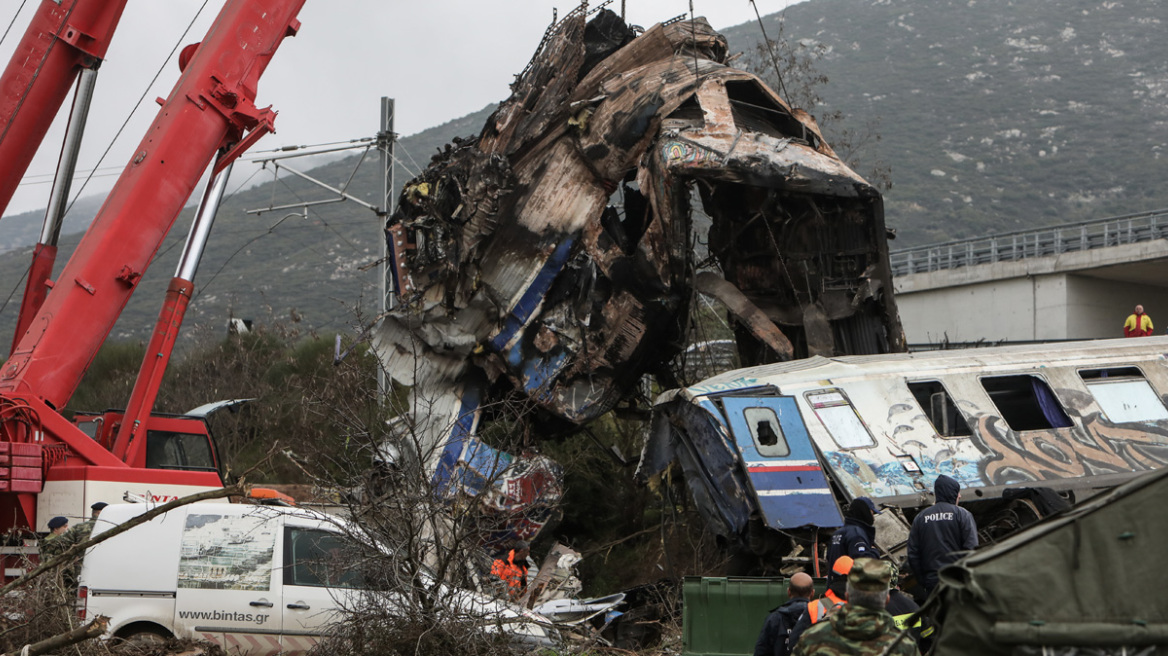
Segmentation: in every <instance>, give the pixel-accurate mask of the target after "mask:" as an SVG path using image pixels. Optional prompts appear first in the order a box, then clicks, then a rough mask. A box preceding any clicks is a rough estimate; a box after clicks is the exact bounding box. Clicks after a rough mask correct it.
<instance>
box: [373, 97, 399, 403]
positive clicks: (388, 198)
mask: <svg viewBox="0 0 1168 656" xmlns="http://www.w3.org/2000/svg"><path fill="white" fill-rule="evenodd" d="M393 113H394V99H393V98H386V97H384V96H382V98H381V131H380V132H378V133H377V150H378V152H379V153H380V155H381V203H380V206H381V207H380V210H379V211H378V216H379V218H380V219H381V229H380V235H381V237H380V239H381V283H380V285H379V287H380V288H381V302H380V303H379V305H380V312H381V315H382V316H384V315H385V313H386V312H388V311H389V310H392V309H393V306H394V295H395V293H396V292H397V290H396V289H394V284H393V274H392V273H391V270H390V267H391V266H392V263H391V262H390V261H389V249H388V247H387V245H386V242H385V236H386V235H385V222H386V221H387V220H388V219H389V217H390V215H391V214H393V209H394V208H393V195H394V186H393V162H394V156H393V146H394V143H395V142H396V141H397V135H396V134H394V132H393ZM377 391H378V392H379V393H380V394H381V398H382V399H385V396H386V394H387V393H388V392H389V385H388V381H387V380H386V379H385V368H384V367H382V366H381V365H380V364H379V365H378V367H377Z"/></svg>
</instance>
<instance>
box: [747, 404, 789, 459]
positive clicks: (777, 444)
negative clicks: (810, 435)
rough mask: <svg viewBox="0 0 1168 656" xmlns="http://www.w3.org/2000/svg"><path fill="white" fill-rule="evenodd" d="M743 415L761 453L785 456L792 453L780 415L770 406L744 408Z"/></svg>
mask: <svg viewBox="0 0 1168 656" xmlns="http://www.w3.org/2000/svg"><path fill="white" fill-rule="evenodd" d="M742 417H743V418H744V419H745V420H746V425H747V426H749V427H750V436H751V437H753V438H754V445H755V447H757V448H758V452H759V454H760V455H764V456H770V457H772V458H783V457H786V456H789V455H791V447H789V446H787V438H786V437H785V436H784V435H783V429H782V427H781V426H779V417H778V415H776V414H775V411H774V410H771V409H770V408H744V409H743V410H742Z"/></svg>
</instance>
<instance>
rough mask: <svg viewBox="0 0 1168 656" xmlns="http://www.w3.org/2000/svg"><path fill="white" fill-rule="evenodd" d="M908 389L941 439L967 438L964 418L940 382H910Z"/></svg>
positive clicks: (967, 431) (966, 425)
mask: <svg viewBox="0 0 1168 656" xmlns="http://www.w3.org/2000/svg"><path fill="white" fill-rule="evenodd" d="M908 389H909V390H910V391H911V392H912V394H913V396H914V397H916V399H917V403H919V404H920V406H921V410H923V411H924V413H925V417H927V418H928V419H929V423H931V424H932V425H933V429H934V430H936V431H937V434H938V435H940V436H941V437H967V436H969V434H970V432H969V425H968V424H966V423H965V417H963V416H962V415H961V411H960V410H958V409H957V404H956V403H954V402H953V397H951V396H949V392H947V391H946V390H945V387H944V386H943V385H942V384H941V382H940V381H936V380H925V381H917V382H912V383H908Z"/></svg>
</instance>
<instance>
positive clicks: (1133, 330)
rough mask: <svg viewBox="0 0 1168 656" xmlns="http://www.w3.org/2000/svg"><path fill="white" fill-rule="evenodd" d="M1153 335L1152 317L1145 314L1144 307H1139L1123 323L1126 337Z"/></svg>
mask: <svg viewBox="0 0 1168 656" xmlns="http://www.w3.org/2000/svg"><path fill="white" fill-rule="evenodd" d="M1151 334H1152V317H1149V316H1148V315H1146V314H1144V306H1142V305H1137V306H1136V311H1135V312H1133V313H1131V314H1129V315H1128V316H1127V321H1124V322H1123V336H1124V337H1147V336H1149V335H1151Z"/></svg>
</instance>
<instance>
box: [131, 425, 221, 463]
mask: <svg viewBox="0 0 1168 656" xmlns="http://www.w3.org/2000/svg"><path fill="white" fill-rule="evenodd" d="M146 467H148V468H150V469H186V470H195V471H215V456H214V453H213V452H212V450H211V441H210V439H208V438H207V436H206V435H199V434H197V433H174V432H171V431H159V430H152V431H146Z"/></svg>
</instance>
